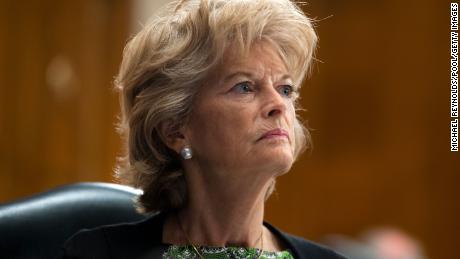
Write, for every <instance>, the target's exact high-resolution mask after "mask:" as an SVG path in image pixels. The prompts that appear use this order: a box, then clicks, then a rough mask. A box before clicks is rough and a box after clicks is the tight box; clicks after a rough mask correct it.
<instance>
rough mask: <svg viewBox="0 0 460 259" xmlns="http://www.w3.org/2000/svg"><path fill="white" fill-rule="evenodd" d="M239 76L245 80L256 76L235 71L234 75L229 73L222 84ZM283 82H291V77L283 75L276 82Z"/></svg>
mask: <svg viewBox="0 0 460 259" xmlns="http://www.w3.org/2000/svg"><path fill="white" fill-rule="evenodd" d="M239 76H242V77H247V78H251V79H254V78H256V76H255V75H254V74H253V73H251V72H244V71H237V72H234V73H231V74H229V75H227V76H225V77H224V79H223V82H224V83H226V82H228V81H230V80H231V79H233V78H235V77H239ZM284 80H291V81H292V77H291V75H289V74H284V75H283V76H281V78H280V79H278V80H277V81H284Z"/></svg>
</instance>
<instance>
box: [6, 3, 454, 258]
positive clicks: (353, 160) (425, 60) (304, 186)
mask: <svg viewBox="0 0 460 259" xmlns="http://www.w3.org/2000/svg"><path fill="white" fill-rule="evenodd" d="M165 2H167V0H162V1H152V0H136V1H126V0H86V1H85V0H79V1H58V0H46V1H43V0H42V1H39V0H28V1H24V0H20V1H17V0H0V203H5V202H8V201H11V200H14V199H19V198H22V197H27V196H29V195H33V194H35V193H38V192H42V191H45V190H48V189H50V188H53V187H56V186H59V185H63V184H68V183H74V182H81V181H106V182H110V181H113V180H114V179H113V176H112V175H113V169H114V167H115V162H116V156H117V154H119V152H120V150H121V149H120V140H119V138H118V136H117V134H116V133H115V130H114V124H115V123H116V121H117V114H118V111H119V108H118V97H117V95H116V93H115V92H114V91H113V90H112V81H113V78H114V76H115V75H116V73H117V69H118V66H119V63H120V61H121V55H122V50H123V46H124V44H125V43H126V42H127V40H128V39H129V37H130V36H131V35H133V33H135V32H136V31H137V30H138V29H139V28H140V24H142V22H143V21H144V20H145V18H146V17H147V16H148V15H149V14H150V13H152V12H154V11H155V10H156V9H157V8H158V6H161V5H163V4H164V3H165ZM302 8H303V9H304V10H305V12H306V13H307V14H308V15H309V16H310V17H312V18H315V19H316V20H317V23H316V30H317V33H318V35H319V38H320V41H319V49H318V51H317V59H318V61H317V62H316V64H315V67H314V69H313V74H312V77H311V79H310V80H308V81H307V82H306V83H305V85H304V86H303V88H302V93H301V95H302V96H303V97H302V103H303V107H304V108H306V109H307V111H306V112H303V113H302V117H303V118H304V119H305V120H307V121H308V125H309V127H311V128H312V129H313V131H312V135H313V140H314V150H313V152H312V153H311V154H304V155H303V156H302V157H301V158H300V160H299V161H298V163H297V164H296V165H295V166H294V168H293V169H292V170H291V172H290V173H288V174H287V175H285V176H283V177H281V178H280V179H279V180H278V185H277V191H276V193H275V194H274V195H273V196H272V197H271V198H270V200H269V202H268V204H267V210H266V219H267V220H268V221H270V222H272V223H273V224H275V225H277V226H279V227H280V228H281V229H283V230H286V231H288V232H291V233H294V234H297V235H301V236H303V237H306V238H308V239H311V240H315V241H318V242H321V243H326V244H329V245H332V246H335V247H337V249H339V250H340V251H343V252H344V253H348V254H349V255H355V254H356V253H357V251H358V250H359V251H361V252H363V251H364V252H363V253H361V254H365V253H366V251H367V252H369V251H368V249H369V247H370V248H371V249H374V248H375V249H374V250H373V252H371V253H378V251H383V250H385V249H386V248H387V247H388V246H390V250H391V249H393V250H398V249H399V250H404V249H406V250H408V249H409V250H410V249H413V250H414V249H415V250H416V253H418V255H419V257H414V258H442V259H449V258H458V255H457V254H458V252H457V251H456V247H458V245H460V238H459V237H458V233H457V232H458V231H460V223H459V219H460V202H459V197H460V188H458V184H459V183H460V153H458V152H450V117H449V116H450V113H449V111H450V92H449V89H450V77H449V75H450V4H449V2H448V1H439V0H420V1H398V0H387V1H381V0H376V1H364V0H363V1H359V0H349V1H341V0H327V1H325V0H310V1H308V4H307V5H305V6H303V7H302ZM382 240H383V241H382ZM379 242H381V243H379ZM382 242H383V243H382ZM382 244H383V245H382ZM382 247H383V248H382ZM379 249H380V250H379ZM352 250H353V251H352ZM415 250H414V251H415ZM376 251H377V252H376ZM353 253H355V254H353ZM414 253H415V252H414ZM356 258H358V255H356ZM362 258H371V257H370V256H368V257H366V256H364V257H362ZM372 258H374V257H372ZM375 258H377V257H375ZM382 258H383V257H382ZM386 258H390V257H386ZM391 258H406V259H407V258H411V257H407V256H402V257H391Z"/></svg>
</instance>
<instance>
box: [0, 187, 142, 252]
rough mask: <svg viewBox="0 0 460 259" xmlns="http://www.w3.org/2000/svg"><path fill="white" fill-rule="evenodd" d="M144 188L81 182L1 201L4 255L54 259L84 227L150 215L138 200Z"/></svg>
mask: <svg viewBox="0 0 460 259" xmlns="http://www.w3.org/2000/svg"><path fill="white" fill-rule="evenodd" d="M141 193H142V192H141V191H140V190H136V189H133V188H130V187H127V186H122V185H118V184H109V183H78V184H71V185H66V186H62V187H58V188H55V189H52V190H50V191H47V192H44V193H41V194H37V195H35V196H32V197H29V198H26V199H22V200H18V201H14V202H10V203H8V204H4V205H1V206H0V254H1V255H5V253H6V254H7V255H10V256H14V258H54V257H55V256H56V255H57V253H58V251H59V248H60V246H61V245H62V243H63V242H64V241H65V240H66V239H67V238H69V237H70V236H71V235H72V234H74V233H75V232H77V231H78V230H80V229H83V228H93V227H97V226H101V225H108V224H115V223H121V222H133V221H137V220H140V219H143V218H145V216H144V215H141V214H139V213H137V212H136V210H135V208H134V203H133V200H134V198H136V196H137V195H139V194H141ZM0 257H2V258H3V256H0Z"/></svg>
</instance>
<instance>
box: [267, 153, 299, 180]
mask: <svg viewBox="0 0 460 259" xmlns="http://www.w3.org/2000/svg"><path fill="white" fill-rule="evenodd" d="M267 161H269V162H267ZM293 163H294V158H293V156H292V154H290V153H289V154H286V153H283V154H276V155H272V156H270V157H269V158H267V159H265V164H266V165H267V167H268V171H271V172H273V173H274V176H280V175H283V174H285V173H287V172H289V170H290V169H291V167H292V164H293Z"/></svg>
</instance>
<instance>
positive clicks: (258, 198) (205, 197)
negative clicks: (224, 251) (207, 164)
mask: <svg viewBox="0 0 460 259" xmlns="http://www.w3.org/2000/svg"><path fill="white" fill-rule="evenodd" d="M219 175H227V177H219ZM228 175H229V174H222V173H221V174H219V173H212V174H211V173H207V174H204V173H201V172H199V171H195V170H187V187H188V193H189V196H188V202H187V206H186V207H185V208H183V209H181V210H180V211H178V213H177V218H178V219H179V220H178V221H179V222H180V223H179V222H177V218H176V220H174V219H170V220H169V224H168V225H169V226H170V227H169V228H170V230H171V231H172V233H175V234H173V235H170V236H169V237H168V236H165V235H164V238H166V239H172V241H173V242H172V243H189V242H188V241H187V238H188V239H190V242H191V243H192V244H196V245H205V246H243V247H258V248H261V243H262V242H261V241H262V240H261V239H259V237H260V236H261V234H262V231H264V227H263V219H264V202H265V193H266V191H267V189H268V188H269V186H270V184H271V178H269V179H266V180H265V181H261V180H262V179H250V177H248V178H246V179H234V180H233V181H232V179H229V177H228ZM248 175H256V174H248ZM211 176H214V177H211ZM216 176H217V177H216ZM210 178H211V179H210ZM260 178H262V177H260ZM267 178H268V177H267ZM171 218H173V217H171ZM174 221H176V223H175V222H174ZM180 224H181V225H182V227H183V231H184V232H185V233H181V232H182V230H181V229H180ZM265 232H267V230H265ZM264 235H265V236H266V234H264ZM265 238H267V237H265ZM265 240H267V239H265ZM263 242H264V243H265V242H266V241H263Z"/></svg>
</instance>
